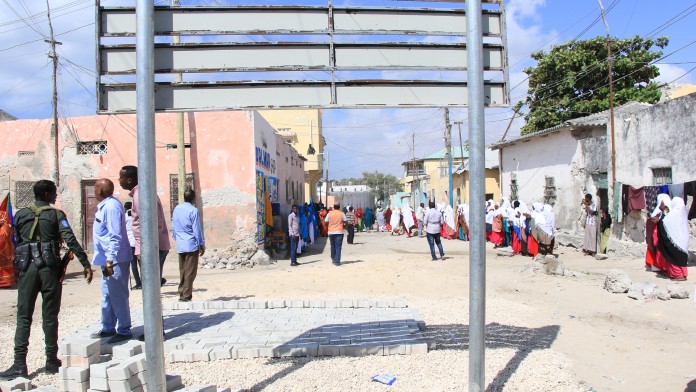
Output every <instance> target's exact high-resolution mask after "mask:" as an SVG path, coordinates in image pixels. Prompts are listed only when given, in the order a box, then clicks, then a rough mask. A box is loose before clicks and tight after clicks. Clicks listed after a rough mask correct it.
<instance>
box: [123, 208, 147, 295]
mask: <svg viewBox="0 0 696 392" xmlns="http://www.w3.org/2000/svg"><path fill="white" fill-rule="evenodd" d="M123 208H125V210H126V232H127V233H128V243H129V244H130V247H131V254H132V255H133V260H132V261H131V274H132V275H133V280H135V286H133V287H131V290H141V289H142V288H143V286H142V281H141V280H140V271H138V263H137V262H136V258H135V236H134V235H133V216H132V215H131V209H132V208H133V203H132V202H130V201H127V202H126V203H125V204H124V205H123Z"/></svg>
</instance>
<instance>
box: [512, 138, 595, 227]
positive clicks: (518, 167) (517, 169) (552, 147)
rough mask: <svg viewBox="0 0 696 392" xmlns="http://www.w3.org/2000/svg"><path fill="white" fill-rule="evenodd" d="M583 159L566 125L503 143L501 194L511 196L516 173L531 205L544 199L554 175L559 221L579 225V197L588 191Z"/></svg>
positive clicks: (521, 194)
mask: <svg viewBox="0 0 696 392" xmlns="http://www.w3.org/2000/svg"><path fill="white" fill-rule="evenodd" d="M583 161H584V159H583V154H582V151H581V146H580V143H578V141H577V140H576V139H575V138H574V137H573V136H572V135H571V133H570V131H569V130H567V129H562V130H559V131H558V132H557V133H552V134H549V135H547V136H540V137H536V138H532V139H530V140H529V141H523V142H519V143H516V144H513V145H509V146H505V147H502V184H501V188H502V194H503V195H504V196H510V184H511V176H512V175H513V174H515V175H516V176H517V185H518V192H517V194H518V197H519V199H520V200H521V201H524V202H525V203H527V204H528V205H529V207H530V208H531V206H532V203H534V202H543V200H544V190H545V186H546V177H547V176H548V177H553V178H554V183H555V186H556V202H555V204H554V212H555V213H556V225H557V226H558V227H559V228H562V229H576V228H577V220H578V217H579V215H580V208H579V205H580V200H581V199H582V197H583V195H584V193H587V192H588V190H587V188H588V184H587V175H586V173H585V171H584V162H583ZM594 192H595V191H594V190H590V192H589V193H593V194H594Z"/></svg>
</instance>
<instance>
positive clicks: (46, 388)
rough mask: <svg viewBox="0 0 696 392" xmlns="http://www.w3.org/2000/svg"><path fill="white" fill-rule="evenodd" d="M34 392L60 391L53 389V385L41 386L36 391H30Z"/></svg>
mask: <svg viewBox="0 0 696 392" xmlns="http://www.w3.org/2000/svg"><path fill="white" fill-rule="evenodd" d="M32 391H35V392H59V391H60V389H58V388H56V387H54V386H53V385H42V386H40V387H38V388H36V389H32Z"/></svg>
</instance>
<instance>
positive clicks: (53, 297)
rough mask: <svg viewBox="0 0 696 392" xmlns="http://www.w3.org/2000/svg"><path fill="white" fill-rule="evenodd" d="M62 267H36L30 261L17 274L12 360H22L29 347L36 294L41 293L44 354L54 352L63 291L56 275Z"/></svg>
mask: <svg viewBox="0 0 696 392" xmlns="http://www.w3.org/2000/svg"><path fill="white" fill-rule="evenodd" d="M62 273H63V271H61V270H59V269H53V268H48V267H43V268H41V269H38V268H36V266H35V265H34V263H33V262H32V263H31V264H30V265H29V268H28V269H27V271H26V272H21V273H20V274H19V285H18V288H17V329H16V331H15V362H20V363H21V362H25V361H26V358H27V351H28V349H29V334H30V329H31V321H32V316H33V314H34V307H35V306H36V297H38V295H39V293H41V298H42V300H43V304H42V309H41V316H42V318H43V331H44V336H45V343H46V358H47V359H56V358H57V355H58V312H60V301H61V297H62V295H63V284H62V283H61V282H60V276H61V275H62Z"/></svg>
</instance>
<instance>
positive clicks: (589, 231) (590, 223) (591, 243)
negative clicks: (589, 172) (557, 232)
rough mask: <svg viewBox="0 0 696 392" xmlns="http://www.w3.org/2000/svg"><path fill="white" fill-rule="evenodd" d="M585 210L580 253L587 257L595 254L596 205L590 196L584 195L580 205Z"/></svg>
mask: <svg viewBox="0 0 696 392" xmlns="http://www.w3.org/2000/svg"><path fill="white" fill-rule="evenodd" d="M581 206H582V208H583V209H584V210H585V216H586V217H585V242H584V244H583V246H582V251H583V252H584V253H585V254H586V255H588V256H594V255H595V253H597V204H596V203H595V202H593V201H592V195H591V194H589V193H588V194H586V195H585V198H584V199H583V201H582V204H581Z"/></svg>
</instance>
